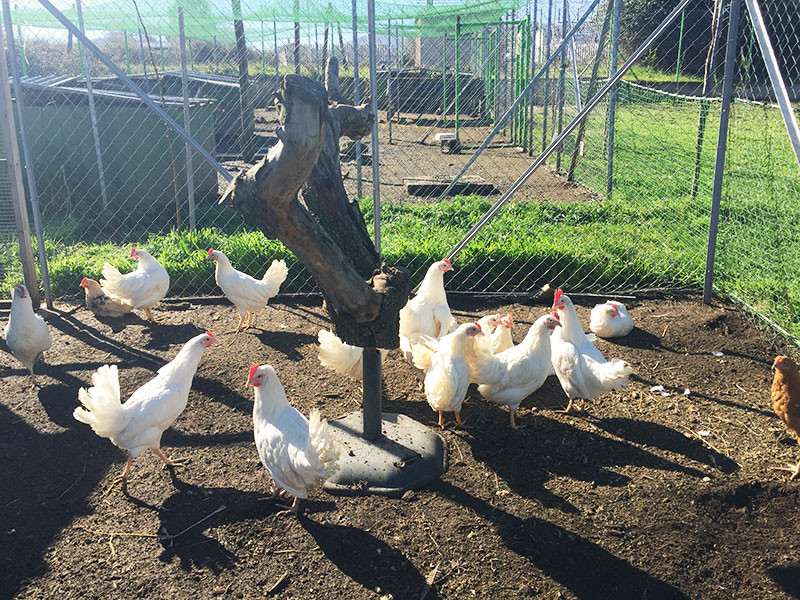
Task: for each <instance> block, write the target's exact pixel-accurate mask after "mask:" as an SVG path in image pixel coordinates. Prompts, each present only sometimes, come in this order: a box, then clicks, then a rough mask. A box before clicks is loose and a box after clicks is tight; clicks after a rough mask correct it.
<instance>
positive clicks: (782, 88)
mask: <svg viewBox="0 0 800 600" xmlns="http://www.w3.org/2000/svg"><path fill="white" fill-rule="evenodd" d="M746 2H747V11H748V12H749V13H750V21H751V22H752V24H753V29H755V32H756V38H757V39H758V45H759V47H760V48H761V54H762V56H763V57H764V62H765V63H766V65H767V72H768V73H769V79H770V81H771V82H772V88H773V89H774V90H775V96H776V97H777V98H778V106H779V107H780V109H781V114H782V115H783V122H784V123H785V124H786V130H787V131H788V133H789V140H790V141H791V142H792V148H793V149H794V156H795V159H796V160H797V162H798V164H800V129H799V128H798V126H797V118H796V116H795V114H794V110H793V109H792V104H791V102H790V101H789V94H788V93H787V92H786V84H785V83H784V81H783V77H782V76H781V71H780V68H779V67H778V61H777V59H776V58H775V51H774V50H773V49H772V43H771V42H770V39H769V35H768V34H767V28H766V27H765V26H764V17H762V15H761V8H760V7H759V5H758V2H757V1H756V0H746Z"/></svg>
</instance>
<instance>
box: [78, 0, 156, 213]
mask: <svg viewBox="0 0 800 600" xmlns="http://www.w3.org/2000/svg"><path fill="white" fill-rule="evenodd" d="M75 10H76V11H77V14H78V27H79V28H80V30H81V33H83V10H82V8H81V0H76V2H75ZM141 41H142V34H141V32H140V33H139V43H141ZM142 59H143V60H144V50H143V51H142ZM81 62H82V63H83V68H84V72H85V73H86V93H87V99H88V100H89V118H90V119H91V122H92V137H93V138H94V153H95V157H96V158H97V172H98V176H99V177H100V199H101V200H102V202H103V208H104V209H105V208H108V196H107V195H106V176H105V171H104V170H103V156H102V153H101V151H100V132H99V130H98V128H97V112H96V111H95V107H94V93H93V92H92V72H91V70H90V68H89V61H88V60H87V58H86V55H85V54H81Z"/></svg>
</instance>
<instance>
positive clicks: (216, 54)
mask: <svg viewBox="0 0 800 600" xmlns="http://www.w3.org/2000/svg"><path fill="white" fill-rule="evenodd" d="M261 25H262V28H263V25H264V23H263V22H262V23H261ZM262 35H263V31H262ZM213 53H214V73H219V50H217V36H214V50H213ZM261 53H262V55H263V53H264V40H263V39H262V40H261ZM261 68H262V69H263V68H264V59H263V58H262V59H261Z"/></svg>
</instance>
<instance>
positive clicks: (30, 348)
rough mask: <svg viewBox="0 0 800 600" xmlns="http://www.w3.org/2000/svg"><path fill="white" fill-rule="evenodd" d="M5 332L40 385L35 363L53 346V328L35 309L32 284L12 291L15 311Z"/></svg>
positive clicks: (7, 341)
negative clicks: (36, 375) (49, 327)
mask: <svg viewBox="0 0 800 600" xmlns="http://www.w3.org/2000/svg"><path fill="white" fill-rule="evenodd" d="M3 335H4V336H5V338H6V344H8V348H9V350H11V354H13V355H14V358H16V359H17V360H18V361H19V362H21V363H22V364H23V365H25V368H27V369H28V371H30V374H31V381H32V382H33V387H36V377H35V376H34V374H33V366H34V365H35V364H36V363H37V362H38V361H39V359H40V358H42V357H43V356H44V351H45V350H48V349H49V348H50V344H51V341H50V330H49V329H48V327H47V323H45V322H44V319H42V317H40V316H39V315H37V314H36V313H34V312H33V304H32V302H31V297H30V294H28V288H26V287H25V286H24V285H22V284H20V285H17V286H15V287H14V289H13V290H12V291H11V313H10V314H9V316H8V323H6V327H5V329H4V333H3Z"/></svg>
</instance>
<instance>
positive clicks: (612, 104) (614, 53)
mask: <svg viewBox="0 0 800 600" xmlns="http://www.w3.org/2000/svg"><path fill="white" fill-rule="evenodd" d="M621 12H622V0H614V23H613V25H612V26H611V72H612V73H614V72H615V71H616V70H617V57H618V56H619V17H620V14H621ZM616 118H617V86H616V85H615V86H614V87H612V88H611V94H609V97H608V172H607V173H606V198H611V192H612V190H613V188H614V126H615V125H616Z"/></svg>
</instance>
